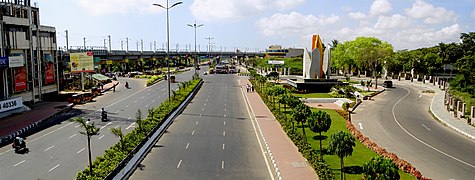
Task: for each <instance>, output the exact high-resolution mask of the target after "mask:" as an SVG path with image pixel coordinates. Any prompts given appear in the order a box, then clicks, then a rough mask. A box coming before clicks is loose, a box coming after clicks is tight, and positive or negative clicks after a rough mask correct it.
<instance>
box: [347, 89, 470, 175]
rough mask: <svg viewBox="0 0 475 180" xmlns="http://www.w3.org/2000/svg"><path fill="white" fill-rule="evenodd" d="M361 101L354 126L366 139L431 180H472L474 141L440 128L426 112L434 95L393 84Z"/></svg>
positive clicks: (355, 115) (443, 127)
mask: <svg viewBox="0 0 475 180" xmlns="http://www.w3.org/2000/svg"><path fill="white" fill-rule="evenodd" d="M394 83H395V84H394V85H395V88H389V89H387V90H386V91H385V92H383V93H381V94H380V95H378V96H376V97H374V98H372V99H373V100H369V101H363V103H362V105H361V106H360V107H358V108H357V109H356V111H355V114H354V115H353V116H352V120H353V124H354V125H355V126H356V127H357V128H358V129H359V130H360V131H361V132H362V133H363V134H364V135H365V136H367V137H368V138H370V139H371V140H372V141H374V142H376V143H377V144H378V145H379V146H381V147H383V148H385V149H387V150H388V151H389V152H393V153H395V154H397V155H398V156H399V157H400V158H402V159H404V160H406V161H408V162H409V163H411V164H412V165H414V167H416V168H417V169H418V170H419V171H420V172H421V173H422V175H424V176H426V177H429V178H433V179H474V178H475V156H474V155H473V152H474V149H475V141H473V140H471V139H469V138H467V137H464V136H462V135H460V134H458V133H457V132H455V131H453V130H452V129H450V128H448V127H445V126H443V125H441V124H440V123H439V122H437V121H436V120H435V119H434V118H433V117H432V115H431V114H430V113H429V105H430V102H431V100H432V97H433V95H432V94H430V93H422V91H423V90H427V89H421V88H420V87H415V86H412V85H407V84H401V83H398V82H397V81H395V82H394Z"/></svg>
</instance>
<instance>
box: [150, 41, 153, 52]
mask: <svg viewBox="0 0 475 180" xmlns="http://www.w3.org/2000/svg"><path fill="white" fill-rule="evenodd" d="M152 44H153V43H152V42H150V51H152Z"/></svg>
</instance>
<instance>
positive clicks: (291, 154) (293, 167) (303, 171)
mask: <svg viewBox="0 0 475 180" xmlns="http://www.w3.org/2000/svg"><path fill="white" fill-rule="evenodd" d="M246 84H250V82H249V79H248V78H242V79H241V82H240V86H241V87H242V88H245V86H246ZM243 91H244V90H243ZM245 94H246V99H247V101H248V105H249V107H250V109H251V116H252V118H253V119H254V120H255V121H256V122H257V127H258V129H259V132H260V134H261V136H262V138H263V139H264V144H265V146H266V147H265V148H266V150H267V155H268V156H269V158H270V161H271V163H272V166H273V167H274V170H275V171H276V174H277V179H300V180H305V179H312V180H315V179H318V176H317V174H316V173H315V170H314V169H313V168H312V166H311V165H310V164H309V163H308V162H307V159H305V158H304V157H303V156H302V154H301V153H300V152H299V150H298V148H297V146H295V144H294V143H293V142H292V140H291V139H289V137H288V136H287V134H286V133H285V132H284V130H283V129H282V127H281V125H280V123H279V121H277V120H276V118H275V117H274V115H273V114H272V112H271V111H270V110H269V109H268V108H267V106H266V105H265V103H264V101H262V99H261V97H260V96H259V94H257V92H249V93H245Z"/></svg>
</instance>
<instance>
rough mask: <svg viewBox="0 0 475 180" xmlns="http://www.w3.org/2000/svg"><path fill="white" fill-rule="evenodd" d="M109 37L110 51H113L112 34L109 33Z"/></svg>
mask: <svg viewBox="0 0 475 180" xmlns="http://www.w3.org/2000/svg"><path fill="white" fill-rule="evenodd" d="M107 37H109V51H112V42H111V35H109V36H107Z"/></svg>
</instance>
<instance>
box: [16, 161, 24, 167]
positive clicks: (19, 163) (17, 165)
mask: <svg viewBox="0 0 475 180" xmlns="http://www.w3.org/2000/svg"><path fill="white" fill-rule="evenodd" d="M24 162H25V160H23V161H20V162H19V163H16V164H15V165H13V167H16V166H18V165H20V164H21V163H24Z"/></svg>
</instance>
